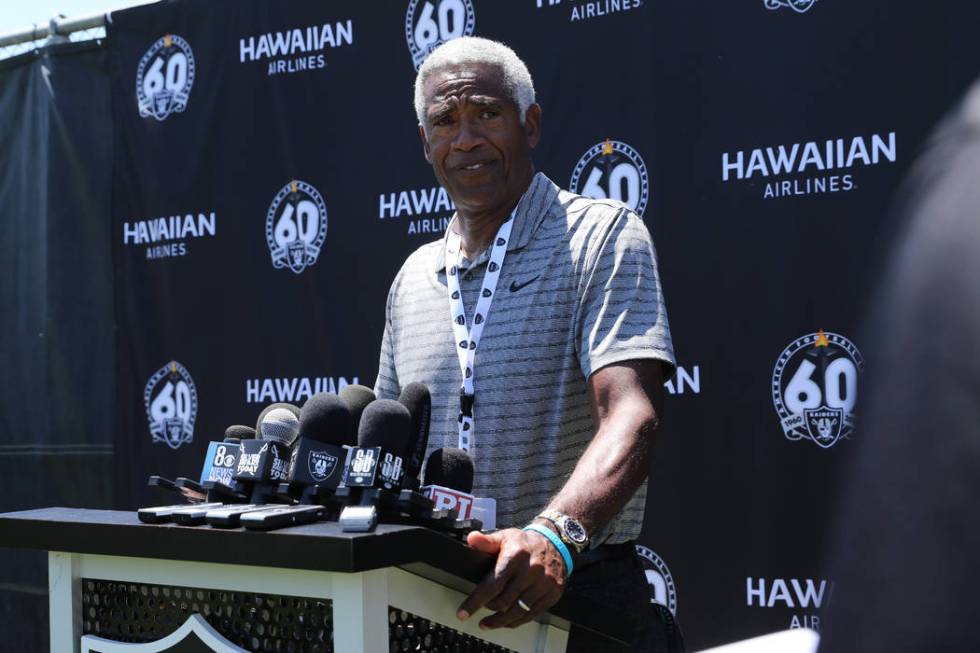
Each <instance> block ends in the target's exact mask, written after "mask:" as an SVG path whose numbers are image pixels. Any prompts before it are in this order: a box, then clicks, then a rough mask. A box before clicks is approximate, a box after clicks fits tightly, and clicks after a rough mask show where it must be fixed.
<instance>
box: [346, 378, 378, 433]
mask: <svg viewBox="0 0 980 653" xmlns="http://www.w3.org/2000/svg"><path fill="white" fill-rule="evenodd" d="M340 398H341V399H342V400H343V401H344V403H345V404H347V410H349V411H350V416H351V420H352V421H353V423H354V433H357V429H359V428H360V425H361V414H362V413H363V412H364V409H365V408H367V405H368V404H370V403H371V402H372V401H374V400H375V399H377V397H375V396H374V390H372V389H371V388H368V387H367V386H363V385H359V384H356V383H355V384H354V385H348V386H345V387H343V388H341V389H340Z"/></svg>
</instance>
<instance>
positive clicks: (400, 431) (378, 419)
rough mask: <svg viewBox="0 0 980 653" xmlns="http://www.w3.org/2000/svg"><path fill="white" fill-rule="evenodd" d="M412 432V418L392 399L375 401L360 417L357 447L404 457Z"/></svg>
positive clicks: (405, 409)
mask: <svg viewBox="0 0 980 653" xmlns="http://www.w3.org/2000/svg"><path fill="white" fill-rule="evenodd" d="M411 432H412V416H411V415H409V413H408V409H407V408H405V407H404V406H402V405H401V404H400V403H398V402H397V401H395V400H394V399H376V400H374V401H372V402H371V403H370V404H368V406H367V408H365V409H364V413H363V414H362V415H361V425H360V427H358V429H357V446H359V447H381V448H382V449H384V450H385V451H387V452H389V453H391V454H394V455H396V456H402V457H404V456H405V448H406V447H407V446H408V441H409V437H410V434H411Z"/></svg>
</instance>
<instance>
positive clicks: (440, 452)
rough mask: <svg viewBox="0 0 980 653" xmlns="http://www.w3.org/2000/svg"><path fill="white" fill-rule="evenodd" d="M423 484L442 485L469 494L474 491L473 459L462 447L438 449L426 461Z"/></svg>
mask: <svg viewBox="0 0 980 653" xmlns="http://www.w3.org/2000/svg"><path fill="white" fill-rule="evenodd" d="M424 478H425V480H424V482H423V485H441V486H442V487H448V488H450V489H453V490H459V491H460V492H465V493H466V494H469V493H470V492H472V491H473V459H472V458H470V455H469V454H468V453H466V452H465V451H463V450H462V449H456V448H454V447H446V448H444V449H436V450H435V451H433V452H432V455H430V456H429V459H428V460H427V461H426V463H425V477H424Z"/></svg>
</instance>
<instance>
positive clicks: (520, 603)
mask: <svg viewBox="0 0 980 653" xmlns="http://www.w3.org/2000/svg"><path fill="white" fill-rule="evenodd" d="M517 605H518V607H520V609H521V610H523V611H524V612H530V611H531V606H529V605H528V604H527V603H525V602H524V601H522V600H521V599H517Z"/></svg>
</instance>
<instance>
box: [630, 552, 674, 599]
mask: <svg viewBox="0 0 980 653" xmlns="http://www.w3.org/2000/svg"><path fill="white" fill-rule="evenodd" d="M636 553H637V555H639V556H640V562H641V564H642V565H643V569H644V573H645V574H646V577H647V583H648V584H649V585H650V602H651V603H659V604H660V605H664V606H667V609H668V610H670V614H672V615H674V616H675V617H676V616H677V588H676V587H675V586H674V577H673V576H671V575H670V569H667V563H665V562H664V561H663V558H661V557H660V556H658V555H657V554H656V553H654V552H653V551H651V550H650V549H648V548H646V547H645V546H640V545H639V544H637V545H636Z"/></svg>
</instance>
